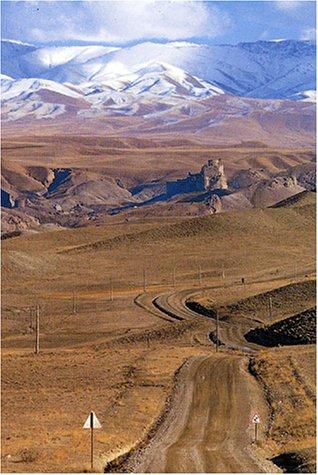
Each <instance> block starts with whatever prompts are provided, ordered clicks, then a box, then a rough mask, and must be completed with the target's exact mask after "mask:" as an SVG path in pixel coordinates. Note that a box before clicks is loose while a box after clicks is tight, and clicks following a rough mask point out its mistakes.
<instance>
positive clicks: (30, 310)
mask: <svg viewBox="0 0 318 475" xmlns="http://www.w3.org/2000/svg"><path fill="white" fill-rule="evenodd" d="M29 312H30V313H29V318H30V322H29V328H30V332H31V331H32V307H30V308H29Z"/></svg>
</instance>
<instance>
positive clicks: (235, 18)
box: [1, 0, 316, 45]
mask: <svg viewBox="0 0 318 475" xmlns="http://www.w3.org/2000/svg"><path fill="white" fill-rule="evenodd" d="M1 10H2V11H1V23H2V38H6V39H14V40H18V41H22V42H27V43H32V44H36V45H44V44H66V45H69V44H85V43H89V44H92V43H101V44H109V45H129V44H136V43H139V42H142V41H157V42H167V41H194V42H197V43H207V44H225V43H227V44H236V43H239V42H241V41H257V40H273V39H315V27H316V24H315V20H316V14H315V2H314V1H305V0H303V1H296V0H291V1H283V0H279V1H274V0H273V1H261V0H258V1H237V0H235V1H187V0H184V1H182V0H175V1H167V0H128V1H122V0H117V1H114V0H112V1H107V0H104V1H96V0H86V1H78V0H69V1H62V0H61V1H60V0H50V1H34V0H29V1H16V0H9V1H8V0H2V1H1Z"/></svg>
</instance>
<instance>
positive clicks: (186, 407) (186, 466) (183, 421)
mask: <svg viewBox="0 0 318 475" xmlns="http://www.w3.org/2000/svg"><path fill="white" fill-rule="evenodd" d="M191 292H192V293H193V290H192V291H191V290H189V291H181V292H175V293H171V294H165V295H162V296H160V297H157V298H155V299H151V298H149V297H148V298H144V299H143V306H144V307H145V308H147V307H149V310H152V311H153V309H151V304H154V306H155V308H156V312H158V311H159V312H160V311H161V312H163V313H164V314H165V315H169V316H170V318H173V316H175V318H176V319H179V320H181V319H193V318H203V319H204V320H207V319H206V318H205V317H200V316H199V315H197V314H195V313H194V312H193V311H192V310H190V309H188V308H187V307H186V305H185V299H186V297H187V296H188V295H189V294H190V293H191ZM210 322H211V323H210V324H211V328H213V326H214V322H213V321H211V320H210ZM223 331H224V329H223ZM225 334H226V336H227V337H228V336H229V334H228V331H227V329H226V328H225V331H224V336H225ZM239 334H240V332H237V334H236V338H235V347H236V348H237V349H242V348H243V347H244V348H245V346H246V343H244V345H242V347H241V348H240V344H242V343H243V342H242V343H240V339H239V337H238V335H239ZM201 338H204V335H201ZM205 338H206V339H207V334H206V335H205ZM211 350H212V347H211ZM246 363H247V360H246V358H244V357H242V354H241V352H239V351H237V352H233V351H232V352H229V351H227V350H225V351H219V352H215V350H214V349H213V350H212V351H211V356H207V357H198V358H193V359H191V361H189V362H188V364H186V365H185V367H184V368H182V370H181V372H180V374H179V376H178V379H179V381H178V384H176V388H175V394H174V397H173V402H172V404H171V407H170V408H169V411H168V414H166V417H164V418H163V421H162V423H161V424H160V426H159V429H158V430H157V432H156V433H155V435H154V437H153V438H152V439H151V440H150V442H149V443H148V444H147V445H146V446H145V447H144V448H142V449H140V450H137V451H136V452H134V453H133V454H132V455H131V456H130V457H128V459H127V460H126V462H125V463H124V464H123V466H121V467H120V470H123V471H129V472H131V471H133V472H148V473H154V472H165V473H167V472H168V473H169V472H170V473H178V472H179V473H180V472H196V473H198V472H201V473H202V472H206V473H209V472H210V473H211V472H234V473H235V472H247V473H248V472H277V468H276V467H274V465H272V464H269V463H268V462H267V461H265V460H262V459H260V458H259V457H257V456H256V453H255V451H254V450H253V445H252V444H253V429H254V428H253V427H252V424H251V418H252V415H253V413H255V412H256V411H257V412H258V413H259V415H260V417H261V418H262V421H265V420H266V418H267V407H266V404H265V402H264V398H263V394H262V392H261V390H260V387H259V386H258V384H257V383H256V381H255V380H254V378H253V377H252V376H251V375H250V374H249V373H248V371H247V369H246ZM263 428H264V424H263ZM263 428H262V430H263Z"/></svg>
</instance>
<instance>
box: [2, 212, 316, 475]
mask: <svg viewBox="0 0 318 475" xmlns="http://www.w3.org/2000/svg"><path fill="white" fill-rule="evenodd" d="M314 211H315V205H314V203H311V204H306V205H305V206H300V207H297V209H296V208H295V207H290V208H277V209H265V210H252V211H248V212H237V213H234V212H233V213H229V214H226V215H225V214H224V215H216V216H209V217H205V218H194V219H191V220H185V221H180V220H176V222H175V223H173V221H172V220H171V219H169V220H160V221H159V220H158V221H157V222H156V221H155V220H152V221H151V222H146V223H143V222H140V223H135V224H130V223H126V224H112V225H109V226H104V227H99V228H98V227H87V228H79V229H73V230H58V231H57V230H54V231H42V232H38V233H36V232H35V233H24V234H22V235H21V236H18V237H15V238H12V239H7V240H5V241H3V244H2V252H3V259H2V260H3V277H2V285H3V302H2V315H3V317H2V336H3V342H2V348H3V349H2V398H3V399H2V400H3V407H2V458H3V460H2V467H3V470H4V471H6V472H7V471H9V472H14V471H15V472H34V471H82V470H83V469H84V468H86V467H87V465H88V463H89V434H88V433H87V432H86V431H84V430H83V429H82V424H83V423H84V421H85V419H86V417H87V415H88V413H89V411H91V410H94V411H95V412H96V414H97V416H98V417H99V418H100V420H101V422H102V424H103V430H101V431H96V432H97V433H96V456H97V459H98V462H97V468H98V469H99V470H102V468H103V465H104V464H105V463H106V462H107V460H109V459H111V458H113V457H114V456H115V455H118V454H120V453H122V452H124V451H125V450H127V449H129V448H130V447H131V446H132V445H134V444H136V443H137V442H138V441H139V440H140V439H141V438H142V437H143V435H145V434H146V432H147V431H148V430H149V427H150V426H151V424H152V423H153V422H154V421H155V420H156V418H157V417H158V415H159V413H160V411H161V410H162V408H163V406H164V403H165V400H166V398H167V396H168V394H169V392H170V390H171V387H172V379H173V374H174V372H175V371H176V370H177V368H178V367H179V366H180V365H181V363H182V362H183V361H184V360H185V359H186V358H188V357H190V356H193V355H201V354H207V353H209V352H211V351H212V348H209V347H206V346H202V345H200V344H199V343H198V342H196V341H195V340H194V338H193V330H192V329H191V328H188V327H185V328H184V331H183V332H179V331H177V330H176V328H178V325H177V324H171V323H167V322H165V321H164V320H162V319H160V318H158V317H157V316H156V315H155V314H150V313H148V312H146V311H144V310H143V309H141V308H140V307H137V306H136V305H135V304H134V297H135V296H137V295H138V294H139V293H140V292H142V289H143V270H145V273H146V284H147V291H148V292H149V293H152V294H154V295H155V294H158V293H161V292H164V291H168V290H173V273H174V269H175V277H176V288H178V289H182V288H192V287H194V288H195V287H197V288H198V289H199V288H200V287H201V286H207V287H209V286H218V287H220V288H217V289H215V291H214V293H213V295H212V294H211V295H210V297H211V299H213V301H214V302H216V303H217V304H220V305H223V304H225V303H229V302H232V303H233V302H235V301H237V300H241V299H242V298H243V297H249V296H251V295H255V294H258V293H261V292H266V291H268V290H270V289H273V288H275V287H279V286H281V285H285V284H288V283H291V282H293V281H298V280H302V279H303V278H304V276H305V274H307V275H309V274H310V273H311V272H312V271H313V270H314V254H315V232H314ZM295 263H296V264H297V272H296V275H295ZM199 267H201V271H202V282H200V279H199ZM222 267H223V268H224V270H225V279H223V278H222ZM242 276H244V277H245V282H246V283H245V285H244V286H243V285H241V284H240V280H241V277H242ZM110 277H111V278H112V285H113V295H114V300H113V301H110V293H109V278H110ZM37 303H39V305H40V315H41V317H40V318H41V320H40V321H41V323H40V325H41V326H40V329H41V352H40V354H39V355H34V331H33V329H32V328H33V327H34V314H32V315H31V318H32V320H31V327H32V328H31V329H30V307H31V308H32V309H34V306H35V305H36V304H37ZM149 330H154V331H153V332H152V333H150V334H149V333H147V332H149ZM145 332H146V335H147V336H146V337H145V338H139V337H138V338H137V337H136V335H143V334H144V333H145ZM123 336H127V340H125V339H123V338H122V337H123ZM288 351H292V350H288ZM308 351H309V350H308ZM264 354H265V355H266V361H267V358H268V361H269V364H274V367H275V365H276V361H274V360H275V355H278V356H279V355H280V353H279V352H277V351H276V352H273V353H270V352H269V351H267V350H266V352H264ZM267 355H268V356H267ZM260 358H261V359H262V358H264V356H263V353H262V354H260ZM292 358H293V359H292V361H293V364H294V365H295V368H301V367H302V361H301V360H299V359H298V360H297V358H296V359H295V356H294V354H293V355H292ZM306 358H307V357H306ZM310 358H311V361H313V360H312V356H311V357H310ZM279 361H280V360H279V358H278V359H277V371H278V376H279V378H281V379H279V378H278V377H277V381H278V380H279V381H285V380H284V379H283V378H284V377H285V376H284V374H282V375H281V374H280V372H279V371H280V365H279V364H278V362H279ZM297 365H298V366H297ZM311 366H312V363H311ZM259 368H260V369H259V374H260V375H261V376H260V377H262V378H264V381H265V379H266V377H267V376H266V375H267V373H266V372H267V371H268V370H267V368H265V369H264V370H263V369H262V368H263V367H262V365H261V364H260V366H259ZM298 370H299V369H298ZM288 371H289V370H288ZM306 371H307V373H308V374H307V373H306V375H305V374H304V375H302V378H304V380H305V378H307V379H306V381H307V380H308V381H309V383H306V384H311V383H310V381H312V379H311V378H312V376H311V375H312V370H311V369H308V368H307V370H306ZM263 373H264V375H263ZM290 375H291V373H290V371H289V372H288V373H286V378H287V379H286V381H287V380H288V378H290V377H291V376H290ZM264 384H265V383H264ZM266 384H267V385H268V387H271V386H270V383H269V382H266ZM272 384H273V385H275V378H273V381H272ZM285 386H287V385H285ZM295 390H296V389H295ZM270 391H274V392H275V391H276V389H275V388H274V389H273V390H272V389H270ZM299 391H300V390H299ZM277 397H285V396H284V395H282V396H280V395H279V396H277ZM290 398H291V399H290V400H291V402H290V407H289V409H288V414H289V415H287V416H284V417H285V419H286V418H287V419H288V417H289V418H291V417H293V406H292V401H293V394H292V395H291V396H290ZM275 400H276V396H275ZM304 404H305V403H304ZM306 404H307V405H305V406H304V416H299V417H304V418H305V419H304V420H306V421H307V422H306V424H307V423H308V424H307V425H306V427H307V426H308V427H311V420H312V419H311V417H312V416H310V414H311V412H310V411H312V406H311V403H310V401H309V400H308V401H307V403H306ZM305 414H306V415H305ZM282 417H283V416H282ZM285 419H277V422H275V423H274V425H273V429H271V430H272V432H270V438H271V440H272V441H273V444H276V445H275V447H276V446H277V447H278V446H279V447H280V449H282V448H283V449H285V446H282V445H279V444H280V442H279V438H278V439H275V437H276V435H275V434H276V432H275V430H276V429H275V427H283V426H284V427H286V425H285V422H284V421H285ZM299 421H300V419H299ZM275 424H276V425H275ZM287 427H288V426H287ZM310 430H311V429H310ZM308 433H309V432H306V434H307V435H308ZM304 434H305V432H304ZM310 434H311V432H310ZM299 437H300V436H299ZM306 437H307V436H306ZM310 437H312V435H310ZM310 441H311V439H310ZM287 442H288V444H293V443H294V439H293V437H292V436H291V439H290V440H289V439H288V441H287ZM287 442H286V443H287ZM275 447H274V445H273V450H274V448H275ZM274 451H275V450H274Z"/></svg>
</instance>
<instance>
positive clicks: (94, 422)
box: [83, 411, 102, 470]
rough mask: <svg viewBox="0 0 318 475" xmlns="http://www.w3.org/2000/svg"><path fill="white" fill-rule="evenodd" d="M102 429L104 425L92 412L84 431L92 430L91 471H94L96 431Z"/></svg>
mask: <svg viewBox="0 0 318 475" xmlns="http://www.w3.org/2000/svg"><path fill="white" fill-rule="evenodd" d="M101 427H102V425H101V423H100V422H99V420H98V419H97V416H96V414H95V412H93V411H91V413H90V415H89V416H88V418H87V419H86V421H85V423H84V425H83V429H90V430H91V470H93V469H94V429H100V428H101Z"/></svg>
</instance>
